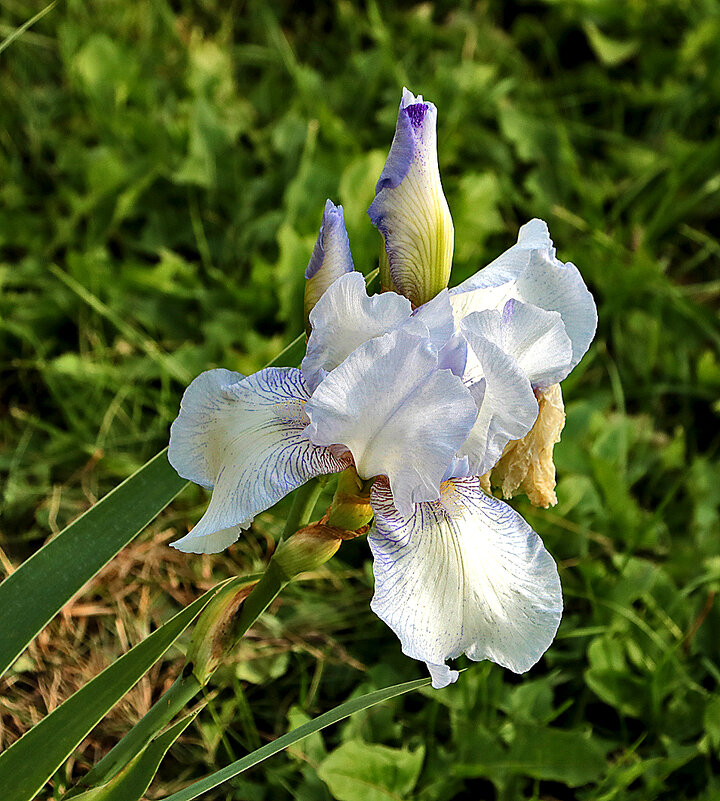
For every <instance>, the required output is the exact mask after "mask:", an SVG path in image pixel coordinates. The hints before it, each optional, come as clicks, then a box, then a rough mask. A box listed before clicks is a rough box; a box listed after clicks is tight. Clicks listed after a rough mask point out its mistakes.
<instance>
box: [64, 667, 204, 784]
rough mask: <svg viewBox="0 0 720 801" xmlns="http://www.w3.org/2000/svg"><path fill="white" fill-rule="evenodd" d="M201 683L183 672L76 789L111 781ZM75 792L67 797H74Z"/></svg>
mask: <svg viewBox="0 0 720 801" xmlns="http://www.w3.org/2000/svg"><path fill="white" fill-rule="evenodd" d="M200 689H201V688H200V682H199V681H198V680H197V679H196V678H195V676H193V675H192V673H189V674H188V675H181V676H179V677H178V678H177V679H175V681H174V682H173V684H172V685H171V686H170V689H169V690H167V692H166V693H165V694H164V695H163V696H161V697H160V698H159V699H158V700H157V701H156V702H155V703H154V704H153V706H152V707H150V709H149V710H148V712H147V713H146V714H145V716H144V717H143V718H141V719H140V720H139V721H138V722H137V723H136V724H135V725H134V726H133V727H132V729H130V731H129V732H128V733H127V734H126V735H125V736H124V737H123V738H122V740H120V742H119V743H117V744H116V745H115V746H114V747H113V748H112V749H111V750H110V751H108V753H107V754H105V756H104V757H103V758H102V759H101V760H100V761H99V762H98V763H97V765H95V766H94V767H93V768H92V769H91V770H90V771H88V773H86V774H85V776H83V777H82V779H81V780H80V782H79V783H78V785H77V788H76V790H81V789H84V788H86V787H94V786H96V785H98V784H103V783H104V782H106V781H109V780H110V779H111V778H112V777H113V776H114V775H115V774H116V773H117V771H118V770H119V769H120V768H122V767H123V766H124V765H126V764H127V763H128V762H129V761H130V759H132V758H133V757H134V756H135V755H136V754H138V753H139V752H140V750H141V749H142V748H144V747H145V746H146V745H147V743H149V742H150V740H151V739H152V738H153V737H154V736H155V735H156V734H157V733H158V732H159V731H161V730H162V729H163V728H164V727H165V726H167V724H168V723H169V722H170V721H171V720H172V719H173V718H174V717H175V715H177V714H178V713H179V712H181V711H182V710H183V709H184V708H185V706H187V704H188V703H190V701H192V699H193V698H194V697H195V696H196V695H197V694H198V692H200ZM73 795H75V791H73V792H71V793H69V794H68V795H67V796H65V798H66V799H69V798H72V796H73Z"/></svg>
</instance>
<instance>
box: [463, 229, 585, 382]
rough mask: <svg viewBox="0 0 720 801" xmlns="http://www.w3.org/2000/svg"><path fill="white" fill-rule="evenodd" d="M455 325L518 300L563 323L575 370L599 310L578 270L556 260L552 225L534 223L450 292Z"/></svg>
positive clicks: (569, 263)
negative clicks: (461, 320) (551, 313)
mask: <svg viewBox="0 0 720 801" xmlns="http://www.w3.org/2000/svg"><path fill="white" fill-rule="evenodd" d="M450 294H451V302H452V304H453V309H454V311H455V315H456V319H458V320H460V319H462V318H463V317H466V316H467V315H468V314H470V313H472V312H474V311H484V310H486V309H497V310H502V309H503V308H504V306H505V303H506V302H507V301H508V300H510V299H511V298H514V299H516V300H520V301H522V302H523V303H530V304H533V305H534V306H538V307H539V308H541V309H545V310H547V311H555V312H558V313H559V314H560V316H561V317H562V321H563V324H564V325H565V331H566V333H567V335H568V337H569V338H570V341H571V343H572V352H573V356H572V362H571V368H572V367H574V366H575V365H576V364H577V363H578V362H579V361H580V359H581V358H582V357H583V355H584V354H585V352H586V351H587V349H588V347H589V346H590V343H591V342H592V339H593V337H594V336H595V330H596V328H597V309H596V308H595V301H594V300H593V297H592V295H591V294H590V292H589V291H588V288H587V287H586V286H585V282H584V281H583V279H582V276H581V275H580V272H579V271H578V269H577V267H576V266H575V265H574V264H572V263H571V262H567V263H565V264H564V263H563V262H561V261H559V260H558V259H557V258H556V256H555V248H554V247H553V244H552V240H551V239H550V234H549V232H548V228H547V224H546V223H544V222H543V221H542V220H531V221H530V222H529V223H527V224H526V225H524V226H523V227H522V228H521V229H520V233H519V235H518V241H517V243H516V244H515V245H513V246H512V247H511V248H510V249H509V250H507V251H506V252H505V253H503V254H502V255H501V256H499V257H498V258H497V259H495V261H493V262H492V263H491V264H489V265H488V266H487V267H485V268H484V269H482V270H480V271H479V272H477V273H475V275H473V276H471V277H470V278H468V279H467V280H466V281H463V283H462V284H460V285H459V286H457V287H455V288H454V289H452V290H450Z"/></svg>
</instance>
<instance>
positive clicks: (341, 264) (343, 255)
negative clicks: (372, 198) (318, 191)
mask: <svg viewBox="0 0 720 801" xmlns="http://www.w3.org/2000/svg"><path fill="white" fill-rule="evenodd" d="M354 269H355V268H354V267H353V260H352V254H351V253H350V241H349V240H348V235H347V231H346V230H345V218H344V216H343V207H342V206H336V205H335V204H334V203H333V202H332V201H331V200H328V201H327V203H325V211H324V212H323V220H322V225H321V226H320V232H319V233H318V238H317V241H316V242H315V247H314V249H313V252H312V256H311V257H310V262H309V263H308V266H307V270H306V271H305V278H306V279H307V280H306V281H305V327H306V332H307V333H308V334H309V333H310V322H309V317H310V312H311V311H312V310H313V307H314V306H315V304H316V303H317V302H318V301H319V300H320V298H321V297H322V295H323V294H324V292H325V290H326V289H327V288H328V287H329V286H330V284H332V283H333V281H335V280H336V279H337V278H339V277H340V276H341V275H345V273H350V272H352V271H353V270H354Z"/></svg>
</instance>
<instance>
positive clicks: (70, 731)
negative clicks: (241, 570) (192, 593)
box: [0, 587, 219, 801]
mask: <svg viewBox="0 0 720 801" xmlns="http://www.w3.org/2000/svg"><path fill="white" fill-rule="evenodd" d="M218 589H219V588H218V587H214V588H213V589H212V590H208V592H206V593H205V594H204V595H202V596H200V598H198V599H197V600H195V601H194V602H193V603H192V604H190V606H188V607H187V608H185V609H183V610H182V611H181V612H178V614H177V615H175V617H173V618H172V619H171V620H169V621H168V622H167V623H165V624H164V625H162V626H161V627H160V628H159V629H157V630H156V631H154V632H153V633H152V634H151V635H150V636H149V637H146V638H145V639H144V640H143V641H142V642H141V643H139V644H138V645H136V646H135V647H134V648H132V649H131V650H130V651H128V652H127V653H126V654H123V656H121V657H120V659H118V660H117V661H116V662H114V663H113V664H112V665H110V666H109V667H107V668H105V670H103V671H102V673H99V674H98V675H97V676H95V678H94V679H92V681H89V682H88V683H87V684H86V685H85V686H84V687H82V688H81V689H79V690H78V691H77V692H76V693H75V694H74V695H71V696H70V698H68V699H67V700H66V701H65V702H63V703H62V704H61V705H60V706H59V707H57V709H54V710H53V711H52V712H51V713H50V714H49V715H47V717H45V718H43V719H42V720H41V721H40V723H38V724H37V726H34V727H33V728H32V729H30V731H28V732H27V733H26V734H25V735H23V737H21V738H20V739H19V740H17V741H16V742H14V743H13V744H12V745H11V746H10V748H8V749H7V751H5V752H3V753H2V754H0V787H1V788H2V791H3V792H2V801H30V799H32V798H34V797H35V796H36V795H37V793H39V792H40V790H41V789H42V788H43V786H44V785H45V783H46V782H47V781H48V779H49V778H50V777H51V776H52V775H53V773H55V771H56V770H57V769H58V768H59V767H60V765H62V763H63V762H64V761H65V760H66V759H67V758H68V756H69V755H70V754H71V753H72V752H73V750H74V749H75V748H76V747H77V746H78V744H79V743H80V742H81V741H82V740H83V738H84V737H86V736H87V734H88V733H89V732H90V731H91V730H92V729H93V728H94V727H95V725H96V724H97V723H98V722H99V721H100V720H101V719H102V718H103V717H104V716H105V714H106V713H107V712H108V711H109V710H110V709H112V707H113V706H114V705H115V704H116V703H117V702H118V701H119V700H120V699H121V698H122V697H123V696H124V695H125V693H126V692H128V691H129V690H130V689H131V688H132V687H133V686H134V685H135V684H136V682H137V681H138V680H139V679H140V678H142V676H144V675H145V673H146V672H147V671H148V670H149V669H150V668H151V667H152V665H154V664H155V662H157V660H158V659H160V657H161V656H162V655H163V654H164V653H165V651H167V649H168V648H169V647H170V646H171V645H172V644H173V643H174V642H175V640H177V638H178V637H179V636H180V635H181V634H182V633H183V631H185V629H186V628H187V627H188V626H189V625H190V623H192V621H193V620H194V619H195V618H196V617H197V616H198V615H199V614H200V612H202V610H203V609H204V608H205V606H206V605H207V604H208V603H209V601H210V600H211V599H212V597H213V595H214V594H215V592H217V591H218Z"/></svg>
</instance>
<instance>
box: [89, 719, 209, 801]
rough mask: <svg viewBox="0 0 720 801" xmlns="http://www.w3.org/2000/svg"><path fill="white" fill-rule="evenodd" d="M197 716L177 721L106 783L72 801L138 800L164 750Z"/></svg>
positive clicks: (152, 776)
mask: <svg viewBox="0 0 720 801" xmlns="http://www.w3.org/2000/svg"><path fill="white" fill-rule="evenodd" d="M198 711H199V710H198ZM197 715H198V713H197V712H193V713H192V715H188V716H187V717H185V718H183V719H182V720H179V721H178V722H177V723H176V724H175V725H174V726H171V727H170V728H169V729H168V730H167V731H165V732H163V733H162V734H160V735H158V737H156V738H155V739H154V740H153V741H152V742H151V743H150V744H149V745H147V746H146V747H145V748H144V749H143V750H142V751H141V752H140V753H139V754H138V755H137V756H136V757H135V759H133V761H132V762H131V763H130V764H129V765H128V766H127V767H126V768H125V769H124V770H122V771H120V773H118V774H117V776H114V777H113V778H112V779H111V780H110V781H109V782H108V783H107V784H103V785H102V786H101V787H93V788H92V790H87V791H86V792H84V793H82V794H81V795H77V796H74V799H75V801H140V799H141V798H142V797H143V795H144V793H145V791H146V790H147V788H148V787H149V786H150V782H151V781H152V780H153V778H154V777H155V774H156V773H157V770H158V768H159V767H160V763H161V762H162V761H163V757H164V756H165V754H166V753H167V752H168V749H169V748H170V746H171V745H172V744H173V743H174V742H175V740H177V738H178V737H179V736H180V735H181V734H182V733H183V732H184V731H185V729H186V728H187V727H188V726H189V725H190V723H192V721H193V720H195V718H196V717H197Z"/></svg>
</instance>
